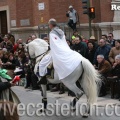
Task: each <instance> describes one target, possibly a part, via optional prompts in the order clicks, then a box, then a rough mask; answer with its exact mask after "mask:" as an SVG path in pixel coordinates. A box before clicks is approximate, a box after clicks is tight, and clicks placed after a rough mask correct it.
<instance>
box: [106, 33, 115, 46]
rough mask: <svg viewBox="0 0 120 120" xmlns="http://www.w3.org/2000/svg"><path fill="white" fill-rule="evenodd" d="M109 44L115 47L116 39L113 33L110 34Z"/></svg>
mask: <svg viewBox="0 0 120 120" xmlns="http://www.w3.org/2000/svg"><path fill="white" fill-rule="evenodd" d="M107 42H108V44H109V45H110V46H111V47H115V39H114V36H113V33H109V35H108V40H107Z"/></svg>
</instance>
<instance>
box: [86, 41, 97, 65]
mask: <svg viewBox="0 0 120 120" xmlns="http://www.w3.org/2000/svg"><path fill="white" fill-rule="evenodd" d="M87 46H88V49H87V53H86V58H87V59H88V60H89V61H90V62H91V63H92V64H93V60H94V55H95V46H94V43H93V42H88V43H87Z"/></svg>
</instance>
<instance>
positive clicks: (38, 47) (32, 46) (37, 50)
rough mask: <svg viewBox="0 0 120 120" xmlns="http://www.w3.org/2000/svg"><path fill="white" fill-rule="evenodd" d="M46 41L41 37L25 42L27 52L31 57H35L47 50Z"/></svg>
mask: <svg viewBox="0 0 120 120" xmlns="http://www.w3.org/2000/svg"><path fill="white" fill-rule="evenodd" d="M48 46H49V45H48V43H47V42H46V41H45V40H42V39H39V38H37V39H35V40H33V41H32V42H30V43H29V44H27V48H28V52H29V55H30V57H31V58H35V57H37V56H39V55H41V54H43V53H45V52H46V51H47V50H48Z"/></svg>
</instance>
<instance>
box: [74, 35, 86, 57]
mask: <svg viewBox="0 0 120 120" xmlns="http://www.w3.org/2000/svg"><path fill="white" fill-rule="evenodd" d="M73 50H75V51H76V52H78V53H80V54H81V55H82V56H83V57H85V56H86V52H87V47H86V45H85V44H84V43H83V42H82V38H81V37H80V36H77V37H76V38H75V45H74V47H73Z"/></svg>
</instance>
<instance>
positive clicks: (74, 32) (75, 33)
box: [72, 30, 79, 39]
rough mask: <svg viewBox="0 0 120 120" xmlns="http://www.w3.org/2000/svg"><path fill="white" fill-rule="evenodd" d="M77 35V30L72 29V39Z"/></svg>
mask: <svg viewBox="0 0 120 120" xmlns="http://www.w3.org/2000/svg"><path fill="white" fill-rule="evenodd" d="M78 35H79V33H78V31H77V30H74V31H73V35H72V39H75V37H77V36H78Z"/></svg>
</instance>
